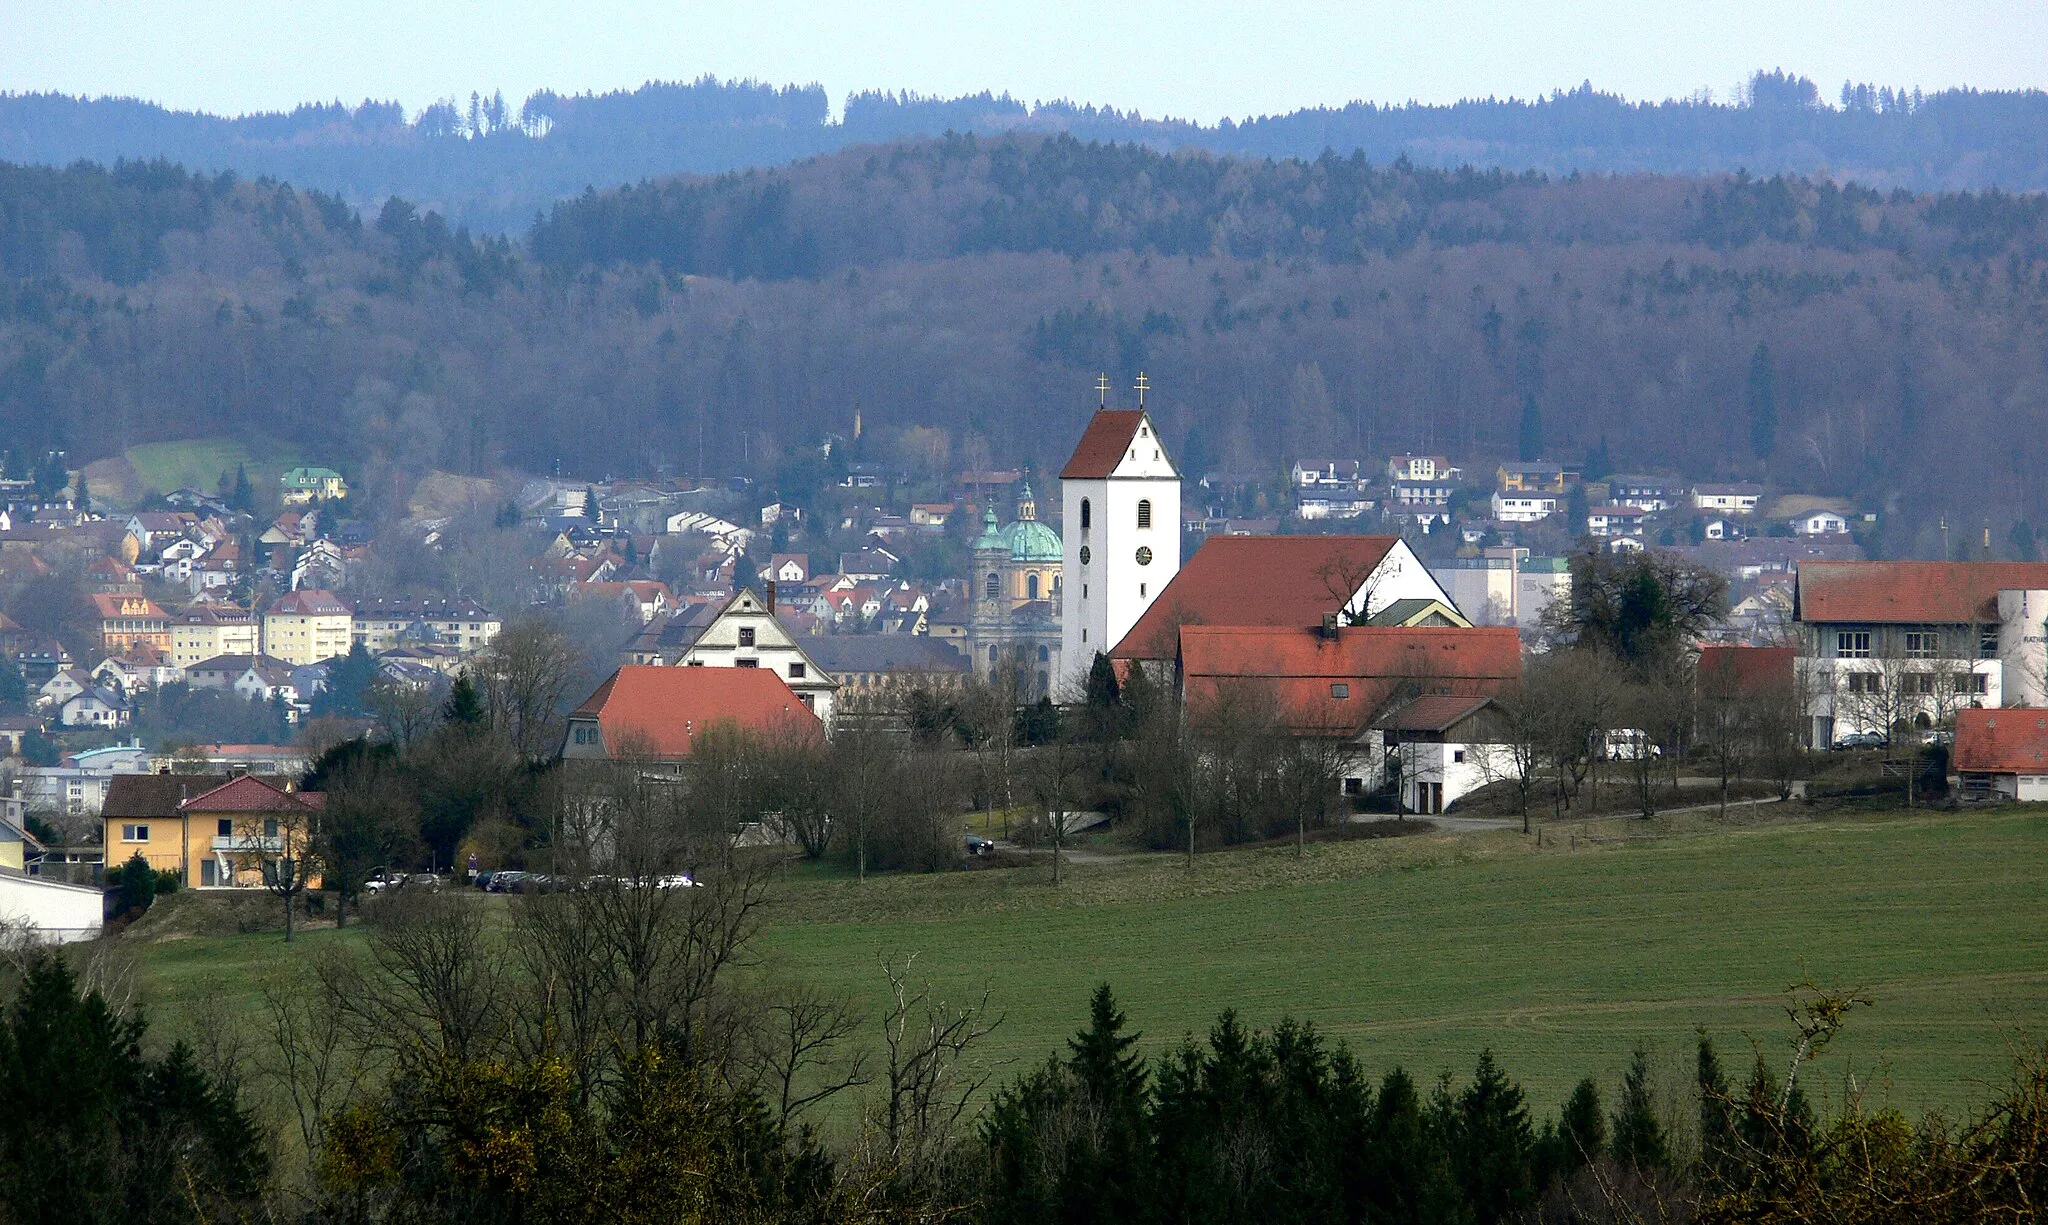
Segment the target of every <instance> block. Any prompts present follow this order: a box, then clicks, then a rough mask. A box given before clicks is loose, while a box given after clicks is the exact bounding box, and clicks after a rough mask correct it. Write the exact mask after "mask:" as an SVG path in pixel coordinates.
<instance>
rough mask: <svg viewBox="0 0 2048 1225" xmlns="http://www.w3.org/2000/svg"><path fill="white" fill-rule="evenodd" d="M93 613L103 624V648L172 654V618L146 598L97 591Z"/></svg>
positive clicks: (101, 635) (101, 634)
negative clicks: (150, 649)
mask: <svg viewBox="0 0 2048 1225" xmlns="http://www.w3.org/2000/svg"><path fill="white" fill-rule="evenodd" d="M92 603H93V612H94V613H95V614H96V615H97V616H98V618H99V623H100V646H101V647H102V648H104V649H105V650H108V651H112V652H119V651H125V650H127V649H128V648H130V647H134V646H149V647H155V648H156V649H158V650H160V651H163V652H165V653H169V651H170V649H171V616H170V614H169V613H167V612H165V611H164V610H163V609H161V608H159V607H157V604H156V601H154V600H152V599H150V598H149V597H148V596H144V595H132V594H129V595H112V594H109V593H107V592H104V591H96V592H94V593H93V595H92Z"/></svg>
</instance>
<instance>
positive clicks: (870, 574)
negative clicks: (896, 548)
mask: <svg viewBox="0 0 2048 1225" xmlns="http://www.w3.org/2000/svg"><path fill="white" fill-rule="evenodd" d="M901 560H902V559H901V558H899V557H897V556H896V554H894V553H892V552H890V551H889V550H887V549H883V548H878V547H875V546H874V545H872V544H871V545H870V546H869V547H868V548H865V549H861V550H859V551H858V552H854V553H841V554H840V555H839V573H841V574H843V575H845V576H847V577H848V578H852V579H861V580H866V581H870V582H872V581H876V580H879V579H885V578H888V577H889V575H890V573H891V572H892V571H894V570H895V568H896V563H897V562H899V561H901Z"/></svg>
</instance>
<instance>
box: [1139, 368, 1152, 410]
mask: <svg viewBox="0 0 2048 1225" xmlns="http://www.w3.org/2000/svg"><path fill="white" fill-rule="evenodd" d="M1151 385H1152V382H1151V380H1149V379H1147V378H1146V377H1145V372H1144V371H1143V370H1140V371H1138V382H1137V388H1138V407H1139V408H1143V407H1145V389H1146V388H1147V387H1150V386H1151Z"/></svg>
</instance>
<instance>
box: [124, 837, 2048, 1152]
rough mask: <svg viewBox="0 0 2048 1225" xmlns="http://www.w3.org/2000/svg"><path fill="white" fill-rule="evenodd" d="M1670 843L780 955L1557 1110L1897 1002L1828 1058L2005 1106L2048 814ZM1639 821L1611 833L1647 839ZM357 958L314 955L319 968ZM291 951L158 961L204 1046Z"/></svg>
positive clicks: (887, 916)
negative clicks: (1848, 1010) (1102, 997)
mask: <svg viewBox="0 0 2048 1225" xmlns="http://www.w3.org/2000/svg"><path fill="white" fill-rule="evenodd" d="M1684 820H1687V819H1685V818H1679V819H1673V820H1672V821H1669V822H1666V821H1660V822H1657V823H1654V824H1653V825H1651V826H1649V828H1653V829H1659V830H1661V831H1662V832H1663V836H1661V837H1658V838H1655V839H1649V840H1644V841H1640V842H1627V843H1608V844H1602V845H1599V846H1597V847H1595V846H1589V845H1587V844H1583V843H1582V844H1581V845H1580V847H1579V849H1577V850H1576V851H1573V850H1570V849H1568V848H1569V839H1568V835H1566V833H1565V831H1564V830H1562V829H1553V830H1552V831H1550V833H1549V834H1548V835H1547V836H1546V846H1545V848H1544V849H1543V850H1541V851H1536V850H1534V849H1533V848H1532V847H1531V846H1530V845H1529V844H1528V843H1527V842H1526V841H1525V840H1524V839H1522V838H1521V837H1520V836H1519V835H1518V834H1512V833H1507V832H1501V833H1486V834H1476V835H1464V836H1456V837H1453V836H1443V835H1435V836H1423V837H1412V838H1403V839H1391V840H1380V841H1371V842H1349V843H1339V844H1325V845H1320V846H1311V847H1310V848H1309V850H1310V854H1309V857H1308V859H1307V860H1306V861H1301V860H1297V859H1296V858H1295V856H1294V852H1293V850H1292V849H1291V848H1286V849H1267V850H1257V851H1240V852H1233V853H1226V854H1218V855H1206V856H1202V857H1200V858H1199V859H1198V861H1197V865H1196V869H1195V871H1194V873H1193V874H1192V875H1189V874H1187V873H1186V872H1185V871H1184V869H1183V866H1182V863H1181V861H1180V860H1179V859H1178V858H1177V857H1173V856H1142V857H1134V858H1126V859H1121V860H1114V861H1107V862H1095V863H1088V864H1077V865H1073V866H1071V867H1070V869H1069V871H1070V880H1069V883H1068V886H1067V887H1066V888H1065V889H1063V890H1061V891H1060V892H1059V893H1057V894H1055V893H1054V892H1053V891H1052V890H1050V889H1049V888H1048V887H1047V885H1046V879H1047V874H1046V872H1045V870H1044V869H1043V868H1042V867H1035V866H1034V867H1029V868H1020V869H1014V870H993V871H977V872H967V873H954V874H948V875H944V876H938V877H876V878H871V879H870V880H869V881H868V882H867V883H866V884H855V883H854V882H852V881H851V880H850V879H848V878H846V877H845V876H843V875H841V874H839V873H837V872H834V871H830V870H826V869H797V870H793V871H791V873H790V874H789V878H788V882H787V885H786V887H785V889H784V890H783V905H782V906H781V907H780V908H779V909H778V912H777V914H776V916H775V918H774V919H773V921H772V923H771V926H770V928H769V929H768V931H767V932H766V934H765V936H764V939H763V941H762V946H761V947H762V952H763V953H764V954H765V960H766V962H767V964H768V965H769V967H770V968H771V969H772V970H773V972H775V973H777V974H781V975H786V976H789V977H792V978H799V979H805V980H810V981H815V982H819V983H823V984H827V985H830V986H832V987H835V988H838V989H841V990H844V991H846V992H848V993H850V994H852V995H854V996H856V997H857V998H859V999H860V1000H861V1002H862V1003H863V1004H864V1005H865V1006H867V1007H868V1008H870V1010H875V1009H878V1008H879V1007H880V1004H881V1001H882V997H883V986H884V983H883V979H882V975H881V973H880V970H879V969H878V965H877V963H878V959H879V958H881V957H882V956H884V955H899V956H900V955H904V954H908V953H913V952H914V953H916V954H918V961H917V966H918V969H919V972H920V974H921V975H923V976H926V977H929V978H930V979H931V980H932V981H933V982H934V983H935V984H937V985H938V986H939V987H940V988H941V989H942V992H943V994H945V995H946V996H947V997H949V998H962V997H967V996H979V994H980V992H981V989H982V987H983V986H984V985H986V987H987V988H988V991H989V998H990V1003H991V1005H992V1007H994V1008H997V1009H1000V1010H1002V1011H1003V1012H1004V1013H1005V1014H1006V1017H1007V1019H1006V1020H1005V1022H1004V1024H1003V1026H1002V1028H1001V1029H1000V1030H999V1031H998V1033H997V1035H996V1036H995V1038H994V1039H993V1040H992V1041H991V1043H990V1045H989V1047H988V1048H987V1052H986V1053H987V1055H988V1057H989V1058H990V1059H992V1060H996V1061H1006V1063H1007V1067H1006V1070H1005V1072H1004V1074H1005V1075H1007V1074H1008V1072H1009V1071H1011V1070H1014V1069H1015V1068H1016V1067H1020V1066H1023V1065H1025V1064H1029V1063H1032V1062H1035V1061H1037V1060H1039V1059H1042V1058H1043V1057H1044V1056H1045V1054H1046V1053H1047V1052H1049V1051H1050V1050H1052V1049H1053V1048H1054V1047H1056V1046H1057V1045H1058V1044H1059V1043H1060V1042H1061V1040H1062V1039H1063V1038H1064V1037H1065V1036H1066V1035H1067V1034H1068V1033H1069V1032H1070V1031H1071V1030H1072V1029H1073V1028H1074V1027H1075V1026H1076V1025H1077V1024H1078V1022H1079V1020H1080V1018H1081V1015H1082V1013H1083V1011H1084V1009H1085V1003H1086V996H1087V993H1088V992H1089V990H1090V989H1091V988H1092V987H1093V985H1094V984H1095V983H1097V982H1101V981H1107V982H1109V983H1111V984H1113V986H1114V987H1115V989H1116V991H1117V993H1118V994H1119V996H1120V997H1121V998H1122V1000H1123V1002H1124V1005H1125V1007H1126V1009H1127V1010H1128V1011H1129V1013H1130V1015H1131V1018H1132V1020H1133V1022H1134V1024H1135V1025H1136V1026H1137V1027H1138V1028H1139V1029H1141V1030H1142V1031H1144V1034H1145V1037H1146V1041H1147V1044H1148V1045H1149V1046H1151V1047H1152V1048H1153V1049H1155V1050H1156V1049H1159V1048H1161V1047H1163V1046H1164V1045H1166V1044H1167V1043H1169V1042H1172V1041H1176V1040H1177V1039H1178V1038H1179V1036H1180V1035H1181V1034H1182V1033H1184V1032H1187V1031H1190V1030H1196V1031H1199V1030H1201V1029H1204V1028H1206V1026H1207V1025H1208V1024H1209V1022H1210V1021H1211V1020H1212V1019H1213V1017H1214V1016H1215V1014H1216V1013H1217V1012H1218V1011H1219V1010H1221V1009H1223V1008H1226V1007H1235V1008H1237V1009H1238V1010H1239V1011H1240V1012H1241V1013H1243V1014H1244V1015H1245V1016H1246V1017H1247V1018H1248V1019H1250V1020H1251V1021H1252V1022H1253V1023H1255V1024H1259V1025H1269V1024H1271V1023H1272V1022H1273V1021H1275V1020H1277V1019H1279V1018H1280V1017H1282V1016H1283V1015H1289V1014H1291V1015H1294V1016H1296V1017H1301V1018H1306V1019H1309V1020H1313V1021H1314V1022H1315V1023H1316V1024H1317V1025H1318V1026H1319V1027H1320V1028H1322V1029H1323V1030H1324V1031H1326V1032H1327V1033H1330V1034H1332V1035H1334V1036H1337V1037H1341V1038H1343V1039H1344V1040H1345V1041H1347V1042H1349V1043H1350V1044H1351V1046H1352V1047H1353V1049H1354V1050H1356V1051H1357V1052H1358V1053H1359V1054H1360V1055H1361V1056H1362V1057H1363V1059H1364V1061H1365V1063H1366V1064H1367V1066H1368V1067H1371V1068H1382V1067H1385V1066H1389V1065H1391V1064H1394V1063H1402V1064H1405V1065H1407V1066H1408V1067H1409V1068H1411V1069H1412V1070H1415V1071H1418V1072H1420V1073H1422V1074H1424V1075H1425V1076H1433V1075H1434V1074H1435V1073H1436V1072H1438V1071H1440V1070H1443V1069H1446V1068H1448V1069H1451V1070H1454V1071H1457V1072H1460V1073H1462V1072H1464V1071H1466V1070H1468V1069H1469V1067H1470V1065H1471V1062H1472V1060H1473V1058H1474V1056H1475V1055H1476V1054H1477V1052H1478V1051H1479V1050H1480V1048H1482V1047H1485V1046H1491V1047H1493V1048H1494V1050H1495V1051H1496V1052H1497V1053H1498V1054H1499V1055H1500V1057H1501V1058H1502V1059H1503V1061H1504V1062H1505V1064H1506V1066H1507V1067H1508V1068H1509V1069H1510V1070H1511V1071H1512V1072H1513V1073H1514V1074H1515V1075H1517V1076H1518V1077H1520V1078H1521V1079H1522V1080H1523V1081H1524V1083H1525V1084H1526V1085H1527V1086H1528V1087H1529V1088H1530V1089H1531V1091H1532V1092H1533V1093H1534V1095H1535V1097H1536V1101H1537V1102H1538V1103H1539V1104H1540V1106H1541V1108H1542V1109H1543V1110H1544V1111H1545V1112H1548V1111H1549V1110H1551V1109H1553V1108H1554V1105H1555V1103H1556V1102H1557V1101H1558V1100H1560V1099H1561V1098H1562V1096H1563V1095H1564V1093H1565V1092H1566V1091H1567V1090H1568V1088H1569V1086H1570V1084H1571V1083H1572V1082H1573V1081H1574V1080H1576V1079H1577V1078H1578V1077H1579V1076H1581V1075H1585V1074H1588V1073H1591V1074H1594V1075H1597V1076H1600V1077H1601V1078H1602V1079H1603V1080H1605V1081H1607V1082H1609V1083H1610V1084H1611V1083H1612V1082H1613V1080H1614V1079H1615V1078H1616V1077H1618V1074H1619V1071H1620V1068H1621V1066H1622V1064H1623V1063H1624V1062H1625V1060H1626V1059H1627V1056H1628V1051H1629V1048H1630V1046H1631V1045H1632V1044H1634V1043H1635V1042H1637V1041H1639V1040H1641V1041H1646V1042H1648V1043H1650V1044H1651V1047H1652V1049H1653V1050H1654V1051H1655V1052H1656V1053H1657V1056H1658V1059H1659V1062H1660V1063H1662V1064H1664V1065H1665V1066H1666V1067H1668V1068H1670V1069H1671V1070H1672V1071H1673V1072H1676V1071H1677V1070H1678V1069H1679V1068H1680V1067H1681V1066H1682V1065H1683V1064H1684V1063H1685V1061H1688V1060H1689V1058H1690V1047H1691V1042H1692V1034H1693V1031H1694V1029H1695V1027H1697V1026H1705V1027H1706V1028H1707V1029H1708V1030H1709V1031H1711V1032H1712V1033H1714V1034H1715V1035H1717V1037H1719V1038H1720V1039H1721V1041H1722V1044H1723V1047H1724V1050H1728V1051H1731V1052H1732V1053H1733V1055H1734V1058H1735V1060H1736V1061H1737V1062H1741V1061H1744V1060H1746V1059H1747V1054H1746V1052H1747V1038H1748V1037H1750V1036H1754V1037H1755V1038H1756V1039H1758V1040H1760V1041H1762V1042H1763V1043H1764V1044H1765V1049H1766V1050H1768V1051H1769V1052H1770V1054H1771V1058H1772V1061H1773V1063H1774V1064H1775V1063H1779V1062H1780V1057H1779V1052H1780V1051H1781V1050H1782V1049H1783V1042H1782V1034H1783V1032H1784V1021H1783V1015H1782V1012H1781V1011H1780V1006H1781V1003H1782V1000H1783V994H1782V993H1783V990H1784V988H1786V987H1787V986H1789V985H1790V984H1792V983H1795V982H1798V981H1799V980H1801V979H1802V978H1806V977H1809V976H1810V977H1812V978H1813V979H1815V980H1816V981H1818V982H1821V983H1823V984H1825V985H1830V986H1840V987H1859V988H1862V989H1863V990H1864V991H1866V992H1867V993H1868V994H1870V995H1871V996H1872V997H1874V999H1875V1001H1876V1002H1875V1005H1874V1006H1873V1007H1871V1008H1869V1009H1867V1010H1863V1011H1862V1012H1860V1013H1859V1014H1858V1015H1857V1016H1856V1018H1855V1020H1854V1022H1853V1025H1852V1028H1851V1030H1850V1032H1849V1034H1848V1036H1847V1037H1846V1038H1844V1039H1843V1040H1842V1041H1841V1042H1840V1043H1838V1045H1837V1048H1836V1050H1835V1052H1834V1057H1833V1058H1831V1059H1830V1060H1829V1062H1828V1070H1829V1074H1830V1076H1831V1077H1832V1078H1833V1080H1834V1082H1835V1083H1839V1077H1840V1075H1841V1073H1842V1072H1843V1071H1844V1070H1846V1069H1848V1068H1851V1067H1853V1069H1854V1070H1855V1072H1856V1073H1857V1075H1858V1076H1859V1078H1862V1079H1864V1080H1865V1081H1866V1083H1868V1081H1869V1078H1870V1077H1871V1076H1872V1075H1873V1074H1875V1075H1876V1076H1877V1077H1878V1078H1879V1083H1880V1084H1885V1083H1888V1086H1889V1087H1888V1090H1887V1091H1888V1092H1889V1095H1890V1097H1891V1099H1892V1100H1893V1101H1894V1102H1895V1103H1896V1104H1898V1105H1900V1106H1903V1107H1905V1108H1907V1109H1908V1110H1911V1111H1917V1110H1920V1109H1924V1108H1928V1107H1937V1106H1939V1107H1951V1108H1952V1107H1957V1106H1961V1105H1964V1104H1967V1103H1969V1102H1972V1101H1977V1100H1981V1099H1982V1097H1983V1096H1984V1095H1985V1094H1984V1086H1985V1085H1986V1084H1987V1083H1999V1082H2001V1081H2002V1080H2003V1078H2004V1075H2005V1072H2006V1069H2007V1067H2008V1066H2009V1056H2008V1042H2009V1040H2010V1039H2011V1038H2012V1036H2013V1035H2014V1033H2015V1032H2016V1031H2017V1030H2019V1029H2021V1028H2026V1029H2028V1030H2031V1031H2036V1032H2038V1031H2039V1030H2040V1029H2041V1028H2042V1025H2041V1020H2042V1018H2043V1016H2044V1015H2048V934H2044V931H2043V920H2044V917H2048V888H2044V884H2043V881H2044V878H2048V813H2039V812H2034V811H2020V810H2005V811H1995V812H1987V813H1971V814H1933V815H1923V814H1887V815H1880V816H1836V817H1832V818H1826V819H1821V820H1815V821H1793V822H1787V823H1782V824H1764V825H1757V826H1750V827H1743V828H1705V827H1704V826H1705V824H1706V823H1705V822H1704V821H1702V820H1701V819H1698V818H1691V819H1690V820H1692V821H1693V825H1692V826H1691V827H1689V828H1688V827H1685V826H1683V825H1682V824H1681V822H1683V821H1684ZM1642 828H1644V826H1643V825H1641V824H1639V823H1629V822H1619V823H1610V824H1609V825H1607V826H1605V827H1604V828H1603V829H1602V830H1601V831H1600V832H1605V833H1613V832H1616V831H1622V832H1635V831H1637V830H1640V829H1642ZM353 938H354V935H353V933H348V934H346V935H343V936H337V935H336V934H335V933H332V932H319V933H312V934H311V935H310V936H309V937H308V938H307V939H306V941H305V944H304V945H303V947H304V948H305V949H307V950H308V951H310V950H312V949H313V948H316V947H318V946H319V945H321V944H325V943H327V942H330V941H333V940H336V939H353ZM282 952H283V949H282V945H281V944H280V943H279V942H278V941H277V939H276V937H234V938H227V939H210V940H186V941H176V942H168V943H163V944H157V945H144V946H138V948H137V953H138V955H139V956H140V958H141V966H140V968H141V970H142V975H143V980H144V983H145V990H146V993H147V995H148V996H149V997H151V998H152V999H154V1000H155V1001H156V1002H157V1003H158V1006H159V1013H160V1015H162V1016H164V1018H165V1021H166V1023H167V1024H169V1025H171V1026H172V1027H173V1028H174V1029H175V1028H176V1027H177V1026H178V1024H180V1022H181V1021H182V1020H183V1019H185V1018H192V1019H196V1020H198V1021H199V1023H202V1024H217V1023H219V1022H220V1021H221V1020H222V1019H224V1018H229V1017H233V1016H235V1015H238V1014H244V1013H246V1014H248V1015H253V1013H254V996H253V989H252V987H251V986H250V984H251V983H252V982H253V981H255V980H256V979H257V978H259V977H260V976H261V975H262V973H263V972H264V967H265V966H267V965H274V964H276V961H277V959H278V957H279V956H280V954H281V953H282Z"/></svg>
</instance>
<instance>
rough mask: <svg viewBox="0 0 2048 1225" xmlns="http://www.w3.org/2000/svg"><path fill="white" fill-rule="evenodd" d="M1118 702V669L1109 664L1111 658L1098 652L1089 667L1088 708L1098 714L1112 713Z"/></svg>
mask: <svg viewBox="0 0 2048 1225" xmlns="http://www.w3.org/2000/svg"><path fill="white" fill-rule="evenodd" d="M1118 700H1119V694H1118V686H1117V682H1116V668H1115V666H1113V665H1112V664H1111V663H1110V662H1109V656H1107V655H1104V654H1103V653H1102V652H1100V651H1097V652H1095V660H1094V662H1092V663H1090V664H1089V665H1088V707H1089V709H1090V710H1091V711H1094V712H1097V713H1101V712H1107V711H1112V710H1115V709H1116V707H1117V705H1118Z"/></svg>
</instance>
